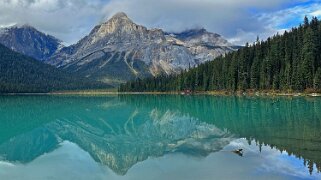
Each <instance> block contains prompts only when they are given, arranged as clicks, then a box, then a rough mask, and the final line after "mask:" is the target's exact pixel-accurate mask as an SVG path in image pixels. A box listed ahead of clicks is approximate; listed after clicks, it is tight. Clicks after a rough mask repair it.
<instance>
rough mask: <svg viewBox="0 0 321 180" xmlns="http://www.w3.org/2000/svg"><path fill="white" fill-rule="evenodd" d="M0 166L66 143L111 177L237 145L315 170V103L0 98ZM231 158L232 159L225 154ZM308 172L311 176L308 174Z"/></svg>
mask: <svg viewBox="0 0 321 180" xmlns="http://www.w3.org/2000/svg"><path fill="white" fill-rule="evenodd" d="M0 101H1V104H0V114H1V117H0V128H1V131H0V160H2V161H4V162H13V163H14V162H19V163H24V164H27V163H30V162H32V161H33V160H35V159H36V158H37V157H39V156H41V155H43V154H45V153H50V152H53V151H54V150H56V149H57V148H59V147H60V145H61V143H62V142H66V141H68V142H72V143H75V144H77V145H78V146H79V147H80V148H81V149H83V150H84V151H86V152H88V153H89V155H90V156H91V157H92V158H93V159H94V160H95V161H96V162H99V163H101V164H103V165H106V166H108V167H109V168H110V169H111V170H113V171H114V172H115V173H116V174H119V175H125V174H126V173H127V172H128V170H129V169H130V168H131V167H133V166H134V165H135V164H137V163H138V162H142V161H145V160H146V159H148V158H149V157H162V156H164V155H169V154H173V153H182V154H185V155H188V156H194V157H207V156H209V155H210V154H211V153H213V152H217V151H222V149H224V147H226V146H227V145H229V144H230V143H231V142H233V141H234V140H236V139H239V138H245V139H246V140H247V141H248V143H249V144H251V143H255V144H256V146H255V147H258V148H259V149H261V148H262V146H269V147H271V148H275V149H278V150H279V151H281V152H283V151H286V152H287V153H288V154H289V155H293V156H295V157H297V158H302V159H304V164H305V166H306V167H307V168H308V169H309V171H310V173H312V172H313V171H316V172H320V170H321V99H317V98H284V97H279V98H257V97H215V96H188V97H186V96H175V95H172V96H169V95H168V96H167V95H157V96H156V95H155V96H154V95H120V96H88V97H86V96H3V97H0ZM231 154H232V153H231ZM314 168H315V169H314Z"/></svg>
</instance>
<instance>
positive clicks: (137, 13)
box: [0, 0, 321, 44]
mask: <svg viewBox="0 0 321 180" xmlns="http://www.w3.org/2000/svg"><path fill="white" fill-rule="evenodd" d="M298 2H306V0H269V1H257V0H242V1H235V0H161V1H160V0H108V1H106V0H90V1H88V0H1V1H0V27H1V26H6V25H9V24H13V23H19V24H24V23H28V24H30V25H33V26H35V27H36V28H38V29H39V30H41V31H44V32H46V33H49V34H52V35H54V36H56V37H58V38H60V39H62V40H64V41H66V42H67V43H68V44H70V43H74V42H76V41H78V40H79V39H80V38H81V37H83V36H85V35H86V34H88V33H89V32H90V30H91V29H92V28H93V27H94V26H95V25H96V24H98V23H100V22H102V21H105V20H107V19H108V18H109V17H111V16H112V15H113V14H115V13H116V12H119V11H123V12H126V13H127V14H128V15H129V16H130V17H131V18H132V19H133V20H134V21H135V22H137V23H138V24H142V25H145V26H147V27H149V28H154V27H156V28H162V29H164V30H166V31H176V32H177V31H182V30H185V29H188V28H195V27H205V28H206V29H208V30H209V31H212V32H216V33H219V34H221V35H223V36H225V37H226V38H228V39H229V40H230V41H232V42H233V43H236V44H244V43H245V42H247V41H249V42H253V41H254V40H255V39H256V36H257V35H259V36H260V37H261V38H262V39H264V38H266V37H268V36H271V35H273V34H274V33H276V32H277V31H279V30H280V29H284V27H280V25H281V24H282V23H284V22H288V21H289V20H292V19H298V16H299V15H300V16H304V14H309V15H320V14H321V11H320V10H319V9H320V4H314V5H319V6H317V7H315V8H313V6H314V5H312V4H311V5H303V6H302V5H301V6H297V7H292V8H285V7H291V6H293V4H295V3H298ZM300 18H301V17H299V19H300Z"/></svg>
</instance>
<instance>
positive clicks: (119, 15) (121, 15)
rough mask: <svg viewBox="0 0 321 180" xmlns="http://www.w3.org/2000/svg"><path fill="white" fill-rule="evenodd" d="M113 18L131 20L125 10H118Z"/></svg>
mask: <svg viewBox="0 0 321 180" xmlns="http://www.w3.org/2000/svg"><path fill="white" fill-rule="evenodd" d="M111 19H113V20H115V19H120V20H130V19H129V18H128V16H127V14H126V13H124V12H118V13H116V14H115V15H113V16H112V18H111Z"/></svg>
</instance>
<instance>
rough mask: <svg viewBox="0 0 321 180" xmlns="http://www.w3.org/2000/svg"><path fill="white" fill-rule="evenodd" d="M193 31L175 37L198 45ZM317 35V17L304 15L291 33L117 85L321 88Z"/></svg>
mask: <svg viewBox="0 0 321 180" xmlns="http://www.w3.org/2000/svg"><path fill="white" fill-rule="evenodd" d="M186 34H187V35H186ZM190 34H192V36H190ZM194 34H198V33H185V34H183V35H177V36H178V38H181V39H186V38H187V39H188V41H190V42H192V43H195V42H196V43H197V41H194V40H193V38H190V37H193V36H194ZM320 34H321V21H319V20H318V19H317V18H313V19H312V20H311V21H310V22H309V20H308V19H307V18H306V19H305V21H304V24H303V25H300V26H299V27H298V28H292V30H291V31H290V32H285V33H284V34H283V35H275V36H273V37H272V38H268V39H267V40H266V41H262V42H260V41H257V42H256V43H254V44H253V45H247V46H246V47H244V48H242V49H239V50H238V51H237V52H232V53H229V54H227V55H226V56H225V57H219V58H217V59H216V60H215V61H210V62H207V63H204V64H202V65H200V66H198V67H196V68H193V69H190V71H188V72H183V73H182V74H180V75H179V76H176V77H159V78H149V79H146V80H143V81H141V80H137V81H135V82H130V83H127V84H125V85H123V86H122V87H121V88H120V89H121V91H182V90H186V89H191V90H193V91H194V90H196V91H213V90H223V91H246V90H249V91H251V92H253V90H258V91H265V90H268V91H271V90H273V91H284V92H288V91H290V92H293V91H298V92H302V91H307V92H321V56H320V54H321V36H320ZM196 36H198V35H196ZM205 37H206V36H205ZM205 39H206V38H205Z"/></svg>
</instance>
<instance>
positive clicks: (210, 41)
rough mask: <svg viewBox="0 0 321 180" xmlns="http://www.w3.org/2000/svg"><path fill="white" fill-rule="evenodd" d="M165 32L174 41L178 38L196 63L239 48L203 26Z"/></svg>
mask: <svg viewBox="0 0 321 180" xmlns="http://www.w3.org/2000/svg"><path fill="white" fill-rule="evenodd" d="M166 34H167V36H168V38H169V39H171V40H172V41H174V42H176V43H177V40H179V41H180V42H181V44H182V45H183V46H185V47H186V48H187V49H188V50H189V51H190V52H191V53H192V55H193V56H194V57H195V60H196V63H197V64H201V63H204V62H206V61H210V60H213V59H214V58H216V57H218V56H220V55H222V54H225V53H226V52H230V51H235V50H237V49H239V48H240V46H235V45H233V44H231V43H229V42H228V41H227V40H226V39H224V38H223V37H222V36H221V35H219V34H216V33H211V32H208V31H207V30H206V29H204V28H201V29H191V30H186V31H183V32H180V33H166Z"/></svg>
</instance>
